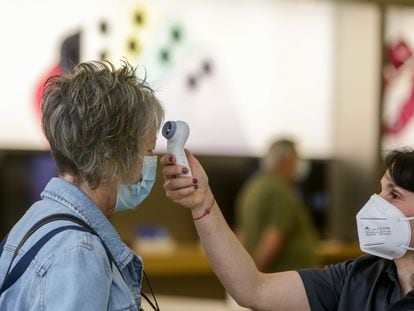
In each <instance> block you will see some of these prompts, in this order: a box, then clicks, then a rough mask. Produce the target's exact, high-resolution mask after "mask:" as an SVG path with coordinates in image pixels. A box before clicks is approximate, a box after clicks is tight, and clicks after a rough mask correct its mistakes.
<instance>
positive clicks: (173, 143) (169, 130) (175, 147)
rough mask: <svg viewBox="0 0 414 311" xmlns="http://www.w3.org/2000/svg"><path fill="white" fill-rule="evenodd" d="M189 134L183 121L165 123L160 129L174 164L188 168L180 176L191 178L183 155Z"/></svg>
mask: <svg viewBox="0 0 414 311" xmlns="http://www.w3.org/2000/svg"><path fill="white" fill-rule="evenodd" d="M189 134H190V128H189V126H188V124H187V123H186V122H184V121H167V122H165V124H164V126H163V127H162V136H164V137H165V138H166V139H167V151H168V153H171V154H173V155H174V156H175V159H176V163H177V164H178V165H182V166H185V167H187V168H188V173H187V174H181V176H192V175H191V170H190V166H189V165H188V160H187V157H186V155H185V151H184V145H185V142H186V141H187V138H188V135H189Z"/></svg>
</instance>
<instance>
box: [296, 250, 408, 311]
mask: <svg viewBox="0 0 414 311" xmlns="http://www.w3.org/2000/svg"><path fill="white" fill-rule="evenodd" d="M298 272H299V274H300V276H301V278H302V281H303V284H304V285H305V289H306V294H307V297H308V300H309V304H310V307H311V310H316V311H319V310H321V311H324V310H329V311H334V310H335V311H336V310H337V311H349V310H358V311H368V310H369V311H372V310H375V311H390V310H392V311H397V310H398V311H399V310H414V293H413V292H410V293H408V294H407V295H406V296H405V297H404V298H403V299H401V298H402V297H401V291H400V285H399V282H398V277H397V269H396V267H395V264H394V262H393V261H391V260H386V259H382V258H379V257H375V256H370V255H366V256H361V257H358V258H356V259H355V260H349V261H345V262H343V263H339V264H336V265H330V266H328V267H326V268H324V269H304V270H299V271H298Z"/></svg>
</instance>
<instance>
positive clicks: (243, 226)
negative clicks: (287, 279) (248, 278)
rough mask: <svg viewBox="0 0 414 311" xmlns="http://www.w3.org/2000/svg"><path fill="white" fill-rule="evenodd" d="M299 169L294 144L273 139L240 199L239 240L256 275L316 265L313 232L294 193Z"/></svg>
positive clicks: (238, 211) (315, 233)
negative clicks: (250, 259) (254, 264)
mask: <svg viewBox="0 0 414 311" xmlns="http://www.w3.org/2000/svg"><path fill="white" fill-rule="evenodd" d="M298 167H299V157H298V153H297V150H296V147H295V144H294V142H293V141H291V140H287V139H280V140H277V141H275V142H274V143H273V144H272V145H271V146H270V148H269V150H268V152H267V154H266V155H265V156H264V157H263V159H262V161H261V166H260V170H259V171H258V172H257V173H256V174H255V175H254V176H253V177H252V178H250V180H248V181H247V183H246V184H245V185H244V186H243V187H242V189H241V191H240V193H239V195H238V198H237V203H236V210H237V235H238V237H239V239H240V241H241V242H242V244H243V245H244V246H245V248H246V249H247V251H248V252H249V254H250V255H251V256H252V258H253V260H254V261H255V263H256V266H257V268H258V269H259V270H260V271H263V272H279V271H286V270H293V269H299V268H306V267H307V268H309V267H317V266H318V260H317V257H316V254H315V250H316V249H317V247H318V236H317V231H316V228H315V227H314V224H313V221H312V219H311V215H310V212H309V209H308V208H306V206H305V205H304V203H303V202H302V200H301V198H300V197H299V196H298V195H297V193H296V191H295V186H296V182H297V176H298Z"/></svg>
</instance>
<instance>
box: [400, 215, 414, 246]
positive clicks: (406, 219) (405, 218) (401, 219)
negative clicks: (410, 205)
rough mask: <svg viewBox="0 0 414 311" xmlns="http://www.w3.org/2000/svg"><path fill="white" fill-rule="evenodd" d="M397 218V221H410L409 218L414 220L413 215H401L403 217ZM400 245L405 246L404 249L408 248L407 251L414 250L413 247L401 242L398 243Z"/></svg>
mask: <svg viewBox="0 0 414 311" xmlns="http://www.w3.org/2000/svg"><path fill="white" fill-rule="evenodd" d="M398 220H399V221H411V220H414V216H411V217H403V218H399V219H398ZM400 247H402V248H405V249H406V250H409V251H414V247H410V246H407V245H402V244H401V245H400Z"/></svg>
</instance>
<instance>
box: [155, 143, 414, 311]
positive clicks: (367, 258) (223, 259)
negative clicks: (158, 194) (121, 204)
mask: <svg viewBox="0 0 414 311" xmlns="http://www.w3.org/2000/svg"><path fill="white" fill-rule="evenodd" d="M187 157H188V159H189V165H190V168H191V171H192V173H193V176H192V177H180V178H175V177H176V176H177V174H179V173H180V172H181V171H182V170H183V169H184V168H183V167H182V166H179V165H175V159H174V157H173V156H171V155H165V156H164V157H163V158H162V159H161V163H162V164H163V165H164V169H163V174H164V178H165V183H164V188H165V191H166V194H167V196H168V197H169V198H170V199H171V200H173V201H174V202H176V203H179V204H181V205H183V206H185V207H187V208H189V209H190V210H191V213H192V215H193V219H194V223H195V226H196V228H197V231H198V234H199V236H200V239H201V242H202V244H203V247H204V249H205V251H206V254H207V256H208V258H209V260H210V262H211V264H212V266H213V269H214V271H215V273H216V274H217V276H218V277H219V278H220V280H221V282H222V283H223V285H224V287H225V288H226V290H227V291H228V292H229V293H230V295H231V296H232V297H233V298H234V299H235V300H236V301H237V302H238V303H239V304H240V305H241V306H245V307H249V308H252V309H254V310H332V311H334V310H335V311H336V310H339V311H349V310H361V311H372V310H376V311H385V310H386V311H389V310H391V311H396V310H414V290H413V279H414V234H413V223H412V221H413V220H414V151H413V150H411V149H407V150H396V151H393V152H391V153H390V154H389V155H388V157H387V161H386V171H385V174H384V176H383V177H382V179H381V192H380V193H379V194H374V195H372V196H371V198H370V199H369V200H368V202H367V203H366V204H365V205H364V206H363V207H362V209H361V210H360V211H359V213H358V214H357V227H358V235H359V242H360V247H361V249H362V250H363V251H364V252H366V253H368V254H369V255H364V256H361V257H358V258H356V259H354V260H349V261H346V262H343V263H339V264H336V265H331V266H328V267H326V268H324V269H301V270H297V271H293V270H291V271H286V272H278V273H262V272H259V270H258V269H257V268H256V265H255V264H254V261H253V260H252V258H251V257H250V256H249V254H248V253H247V252H246V250H245V249H244V248H243V247H242V245H241V244H240V243H239V241H238V240H237V238H236V236H235V235H234V234H233V232H232V231H231V229H230V228H229V226H228V225H227V224H226V221H225V220H224V218H223V215H222V214H221V212H220V208H219V206H218V204H217V202H216V200H215V199H214V195H213V193H212V192H211V189H210V187H209V185H208V178H207V175H206V174H205V171H204V170H203V168H202V166H201V165H200V163H199V162H198V161H197V159H196V158H194V156H193V155H192V154H191V153H190V152H187Z"/></svg>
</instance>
